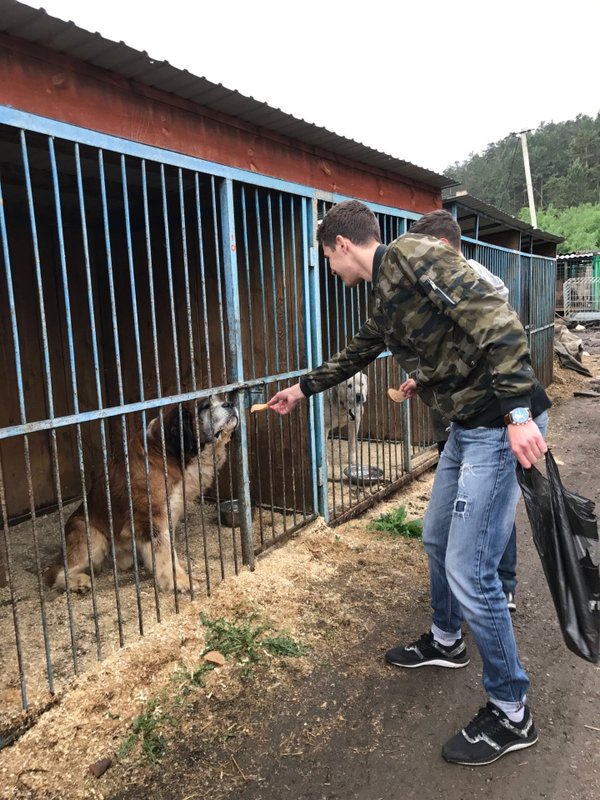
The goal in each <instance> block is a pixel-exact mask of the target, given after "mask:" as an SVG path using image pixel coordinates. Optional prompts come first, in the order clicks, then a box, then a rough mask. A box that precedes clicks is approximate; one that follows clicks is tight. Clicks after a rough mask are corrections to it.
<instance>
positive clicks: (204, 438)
mask: <svg viewBox="0 0 600 800" xmlns="http://www.w3.org/2000/svg"><path fill="white" fill-rule="evenodd" d="M239 421H240V417H239V414H238V410H237V408H236V407H235V406H234V404H233V403H231V402H229V401H228V400H220V399H219V398H217V397H210V398H209V397H205V398H203V399H202V400H200V401H199V403H198V427H199V430H200V446H201V447H203V446H204V445H205V444H209V443H210V442H216V441H218V440H219V439H225V438H227V439H229V437H231V435H232V433H233V432H234V431H235V429H236V428H237V426H238V424H239Z"/></svg>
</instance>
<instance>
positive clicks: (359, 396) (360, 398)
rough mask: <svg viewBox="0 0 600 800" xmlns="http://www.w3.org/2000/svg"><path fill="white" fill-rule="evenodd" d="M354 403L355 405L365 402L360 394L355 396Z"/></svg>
mask: <svg viewBox="0 0 600 800" xmlns="http://www.w3.org/2000/svg"><path fill="white" fill-rule="evenodd" d="M356 402H357V403H364V402H365V398H364V397H363V396H362V394H357V395H356Z"/></svg>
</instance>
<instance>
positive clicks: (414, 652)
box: [385, 631, 469, 669]
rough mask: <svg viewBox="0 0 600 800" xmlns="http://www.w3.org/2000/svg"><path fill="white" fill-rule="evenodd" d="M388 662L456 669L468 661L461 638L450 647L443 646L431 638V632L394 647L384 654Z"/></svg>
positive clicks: (399, 665)
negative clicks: (414, 640) (402, 645)
mask: <svg viewBox="0 0 600 800" xmlns="http://www.w3.org/2000/svg"><path fill="white" fill-rule="evenodd" d="M385 660H386V661H387V662H388V664H393V665H394V666H395V667H408V668H409V669H412V668H414V667H449V668H450V669H458V668H459V667H466V666H467V664H468V663H469V657H468V655H467V647H466V645H465V643H464V641H463V639H462V638H460V639H459V640H458V641H457V642H455V643H454V644H453V645H451V646H450V647H444V646H443V645H441V644H439V643H438V642H436V641H435V639H434V638H433V633H431V631H430V632H429V633H424V634H423V636H421V638H420V639H417V641H416V642H412V643H411V644H407V645H404V647H394V648H393V649H392V650H388V651H387V653H386V654H385Z"/></svg>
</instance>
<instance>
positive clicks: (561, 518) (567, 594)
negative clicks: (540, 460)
mask: <svg viewBox="0 0 600 800" xmlns="http://www.w3.org/2000/svg"><path fill="white" fill-rule="evenodd" d="M546 473H547V476H548V477H544V476H543V475H542V474H541V473H540V472H539V471H538V470H537V469H536V468H535V467H532V468H531V469H527V470H526V469H523V467H521V466H520V465H518V466H517V479H518V481H519V485H520V486H521V490H522V492H523V498H524V500H525V508H526V509H527V516H528V517H529V522H530V524H531V530H532V532H533V540H534V542H535V546H536V548H537V551H538V554H539V556H540V559H541V562H542V567H543V569H544V574H545V575H546V580H547V581H548V587H549V588H550V594H551V595H552V600H553V601H554V605H555V607H556V612H557V614H558V621H559V623H560V627H561V630H562V634H563V637H564V640H565V642H566V644H567V647H568V648H569V650H572V651H573V652H574V653H575V654H576V655H578V656H581V658H585V659H586V661H593V662H597V661H598V656H599V652H600V566H599V551H598V548H599V542H598V524H597V518H596V514H595V513H594V503H593V502H592V500H587V499H586V498H585V497H580V496H579V495H578V494H574V493H573V492H569V491H567V489H565V488H564V486H563V485H562V483H561V480H560V475H559V472H558V467H557V466H556V462H555V460H554V458H553V457H552V455H551V453H550V451H548V452H547V453H546Z"/></svg>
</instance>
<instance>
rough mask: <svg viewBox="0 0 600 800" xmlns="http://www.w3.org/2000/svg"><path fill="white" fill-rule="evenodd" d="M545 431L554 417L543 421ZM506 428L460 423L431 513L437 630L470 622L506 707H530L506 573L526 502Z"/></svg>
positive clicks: (494, 694)
mask: <svg viewBox="0 0 600 800" xmlns="http://www.w3.org/2000/svg"><path fill="white" fill-rule="evenodd" d="M535 421H536V423H537V425H538V427H539V429H540V431H541V432H542V434H543V435H544V434H545V432H546V427H547V425H548V414H547V412H544V413H543V414H540V416H539V417H538V418H537V419H536V420H535ZM515 467H516V459H515V457H514V456H513V454H512V452H511V449H510V445H509V443H508V437H507V432H506V428H474V429H468V428H463V427H462V426H460V425H457V424H453V425H452V428H451V431H450V438H449V439H448V442H447V444H446V447H445V448H444V452H443V454H442V456H441V458H440V462H439V464H438V466H437V470H436V474H435V480H434V484H433V491H432V494H431V500H430V503H429V506H428V508H427V513H426V515H425V521H424V526H423V543H424V545H425V549H426V551H427V555H428V557H429V575H430V582H431V605H432V608H433V625H432V630H433V632H434V635H435V633H436V631H438V632H440V633H443V634H446V635H447V636H449V637H452V636H457V637H458V636H459V635H460V632H461V624H462V622H463V620H464V621H466V622H467V624H468V626H469V628H470V630H471V634H472V635H473V638H474V639H475V643H476V644H477V647H478V649H479V653H480V655H481V659H482V661H483V686H484V688H485V690H486V692H487V694H488V696H489V698H490V700H492V702H494V703H495V704H497V705H498V706H499V707H500V708H502V710H503V711H508V712H511V711H517V710H518V709H519V708H521V707H522V704H523V701H524V699H525V695H526V694H527V689H528V687H529V679H528V677H527V673H526V672H525V670H524V669H523V665H522V664H521V662H520V660H519V655H518V653H517V646H516V643H515V637H514V632H513V627H512V622H511V618H510V612H509V610H508V607H507V605H506V597H505V596H504V592H503V590H502V583H501V581H500V578H499V576H498V565H499V564H500V560H501V558H502V555H503V553H504V551H505V550H506V546H507V543H508V541H509V538H510V535H511V531H512V527H513V523H514V519H515V508H516V505H517V501H518V499H519V486H518V484H517V479H516V473H515Z"/></svg>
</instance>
